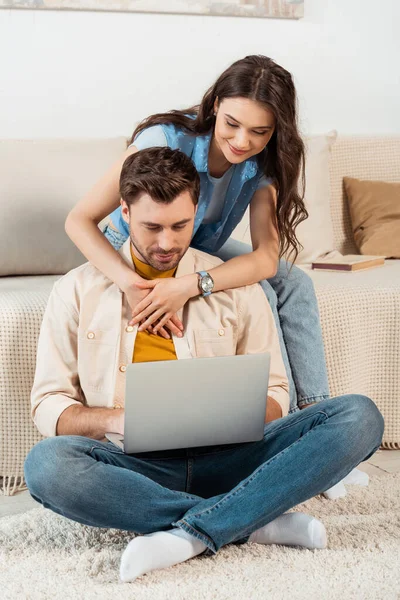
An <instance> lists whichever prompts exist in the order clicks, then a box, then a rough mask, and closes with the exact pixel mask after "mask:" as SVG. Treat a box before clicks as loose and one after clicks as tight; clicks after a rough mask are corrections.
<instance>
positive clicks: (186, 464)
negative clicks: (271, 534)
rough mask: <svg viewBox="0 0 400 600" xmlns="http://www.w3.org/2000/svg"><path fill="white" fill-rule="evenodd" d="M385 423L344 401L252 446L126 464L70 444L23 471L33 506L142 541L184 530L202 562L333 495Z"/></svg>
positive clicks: (312, 411)
mask: <svg viewBox="0 0 400 600" xmlns="http://www.w3.org/2000/svg"><path fill="white" fill-rule="evenodd" d="M383 431H384V419H383V417H382V414H381V413H380V411H379V410H378V408H377V407H376V405H375V404H374V402H372V400H370V399H369V398H367V397H366V396H361V395H355V394H347V395H345V396H338V397H337V398H332V399H327V400H323V401H321V402H319V403H318V404H315V405H313V406H309V407H307V408H306V409H304V410H302V411H297V412H295V413H292V414H289V415H287V416H286V417H284V418H281V419H278V420H276V421H272V422H270V423H267V424H266V425H265V427H264V437H263V439H262V440H261V441H258V442H249V443H245V444H235V445H224V446H208V447H201V448H188V449H182V450H170V451H164V452H150V453H145V454H135V455H134V454H130V455H129V454H124V453H123V452H122V450H120V449H119V448H117V447H116V446H114V445H113V444H112V443H111V442H100V441H97V440H94V439H91V438H86V437H81V436H75V435H67V436H58V437H52V438H46V439H44V440H42V441H41V442H39V443H38V444H36V446H34V447H33V448H32V450H31V451H30V453H29V454H28V456H27V458H26V461H25V479H26V483H27V485H28V488H29V491H30V493H31V495H32V497H33V498H34V499H35V500H37V501H38V502H40V503H42V504H43V506H44V507H46V508H50V509H51V510H53V511H54V512H56V513H58V514H61V515H64V516H65V517H67V518H69V519H72V520H74V521H78V522H79V523H84V524H86V525H92V526H95V527H109V528H117V529H123V530H127V531H132V532H135V533H139V534H146V533H151V532H154V531H165V530H168V529H171V528H172V527H174V526H175V527H180V528H182V529H184V530H185V531H187V532H188V533H190V534H192V535H194V536H195V537H197V538H199V539H200V540H201V541H202V542H203V543H204V544H205V545H206V546H207V550H206V551H205V555H212V554H213V553H214V554H215V553H216V552H217V551H218V550H219V549H220V548H221V547H222V546H224V545H226V544H229V543H245V542H246V541H247V540H248V538H249V536H250V534H251V533H252V532H253V531H255V530H256V529H258V528H259V527H262V526H263V525H266V524H267V523H269V522H270V521H273V520H274V519H276V518H277V517H278V516H279V515H281V514H283V513H285V512H286V511H288V510H289V509H290V508H292V507H294V506H296V505H297V504H300V503H302V502H305V501H306V500H308V499H309V498H312V497H314V496H315V495H317V494H320V493H321V492H323V491H325V490H327V489H329V488H330V487H332V486H333V485H335V484H336V483H338V481H340V480H341V479H343V477H345V476H346V475H347V474H348V473H349V472H350V471H351V470H352V469H353V468H354V467H356V466H357V465H358V464H359V463H360V462H362V461H365V460H367V459H368V458H369V457H370V456H372V455H373V454H374V452H376V450H377V449H378V448H379V446H380V444H381V441H382V435H383Z"/></svg>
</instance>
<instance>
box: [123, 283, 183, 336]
mask: <svg viewBox="0 0 400 600" xmlns="http://www.w3.org/2000/svg"><path fill="white" fill-rule="evenodd" d="M153 281H155V280H152V281H147V280H146V279H143V278H142V277H139V276H138V275H137V276H136V277H135V278H134V280H133V281H132V280H131V281H130V282H129V284H127V285H126V286H125V288H124V290H123V291H124V293H125V294H126V297H127V299H128V303H129V306H130V307H131V309H132V320H131V321H130V322H129V324H130V325H135V324H136V323H140V324H141V326H142V325H144V327H141V328H140V330H141V331H142V330H145V329H148V330H149V331H150V333H154V334H159V335H160V336H161V337H164V338H165V339H170V337H171V336H170V335H169V333H168V331H167V330H166V328H168V329H169V330H170V331H171V332H172V333H174V334H175V335H178V336H181V335H182V334H181V331H183V325H182V323H181V321H180V320H179V319H178V318H177V317H176V315H175V314H173V315H172V316H171V317H168V318H167V319H163V323H162V324H161V323H160V319H158V318H154V319H152V323H151V324H150V325H147V326H146V325H145V318H144V317H143V318H142V317H140V319H135V320H134V321H133V317H134V316H135V315H136V314H137V310H138V309H139V310H141V308H140V307H141V306H144V307H147V306H149V302H148V301H146V299H147V297H148V296H149V295H150V293H151V288H152V287H153V286H152V285H151V284H152V283H153ZM157 281H158V280H157ZM149 284H150V285H149ZM143 303H144V304H143ZM154 325H156V327H157V329H156V330H154ZM164 325H165V327H164Z"/></svg>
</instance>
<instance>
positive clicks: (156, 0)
mask: <svg viewBox="0 0 400 600" xmlns="http://www.w3.org/2000/svg"><path fill="white" fill-rule="evenodd" d="M0 8H20V9H24V8H25V9H31V10H32V9H38V10H46V9H47V10H94V11H112V12H115V11H121V12H142V13H175V14H188V15H210V16H226V17H229V16H232V17H258V18H275V19H300V18H301V17H303V16H304V0H222V1H221V0H218V1H217V0H0Z"/></svg>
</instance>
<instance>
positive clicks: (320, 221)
mask: <svg viewBox="0 0 400 600" xmlns="http://www.w3.org/2000/svg"><path fill="white" fill-rule="evenodd" d="M336 137H337V132H336V131H331V132H329V133H327V134H325V135H317V136H310V137H307V138H305V139H304V142H305V145H306V165H305V177H306V189H305V197H304V203H305V206H306V208H307V211H308V214H309V216H308V219H306V220H305V221H303V222H302V223H300V225H298V227H297V229H296V235H297V238H298V240H299V241H300V243H301V244H302V246H304V249H303V250H301V251H300V252H299V255H298V257H297V259H296V263H300V264H302V263H311V262H312V261H313V260H315V259H317V258H319V257H321V256H324V254H326V253H327V252H331V251H332V250H334V248H335V243H334V237H333V227H332V220H331V211H330V180H329V160H330V152H331V147H332V145H333V144H334V142H335V140H336ZM249 214H250V213H249V210H247V211H246V214H245V216H244V218H243V220H242V222H241V223H239V225H238V226H237V227H236V229H235V231H234V232H233V234H232V237H233V238H234V239H237V240H240V241H242V242H246V243H247V244H251V236H250V224H249Z"/></svg>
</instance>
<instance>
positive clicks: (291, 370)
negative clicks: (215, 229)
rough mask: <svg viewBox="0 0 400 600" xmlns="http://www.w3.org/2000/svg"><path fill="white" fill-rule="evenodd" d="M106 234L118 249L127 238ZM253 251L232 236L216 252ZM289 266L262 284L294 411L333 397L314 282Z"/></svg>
mask: <svg viewBox="0 0 400 600" xmlns="http://www.w3.org/2000/svg"><path fill="white" fill-rule="evenodd" d="M104 235H105V236H106V238H107V239H108V241H109V242H110V243H111V244H112V245H113V246H114V248H116V249H117V250H118V249H119V248H120V247H121V246H122V244H123V243H124V242H125V240H126V237H125V236H123V235H122V234H120V233H119V232H117V231H114V230H113V229H111V228H110V227H106V228H105V230H104ZM251 251H252V250H251V247H250V246H249V245H248V244H244V243H243V242H239V241H237V240H234V239H231V238H230V239H229V240H228V241H227V242H226V243H225V244H224V246H223V247H222V248H221V249H220V250H219V251H218V252H215V253H214V254H215V256H218V257H219V258H221V260H224V261H227V260H229V259H230V258H233V257H234V256H239V255H241V254H246V253H248V252H251ZM289 267H290V263H288V262H287V261H285V260H280V261H279V269H278V272H277V274H276V275H275V276H274V277H271V278H270V279H264V280H263V281H261V282H260V285H261V287H262V288H263V290H264V292H265V294H266V296H267V298H268V302H269V304H270V306H271V309H272V312H273V314H274V318H275V323H276V327H277V330H278V335H279V342H280V347H281V352H282V357H283V362H284V365H285V368H286V373H287V377H288V380H289V393H290V408H289V413H292V412H296V411H298V410H299V409H300V408H302V407H303V406H306V405H307V404H313V403H315V402H320V401H321V400H325V399H326V398H329V384H328V374H327V369H326V361H325V353H324V343H323V339H322V331H321V324H320V318H319V311H318V303H317V298H316V295H315V290H314V285H313V282H312V280H311V277H309V276H308V275H307V274H306V273H304V271H302V270H301V269H299V268H298V267H296V266H293V267H292V270H291V271H290V273H289Z"/></svg>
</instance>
